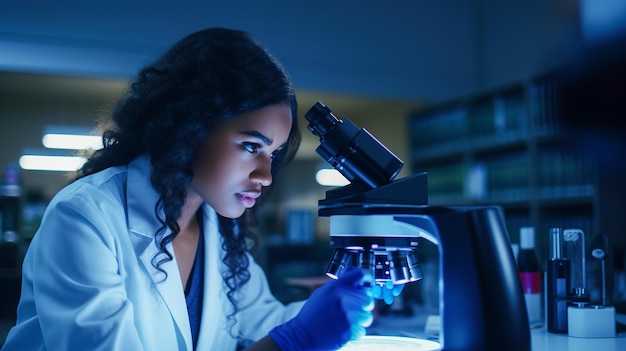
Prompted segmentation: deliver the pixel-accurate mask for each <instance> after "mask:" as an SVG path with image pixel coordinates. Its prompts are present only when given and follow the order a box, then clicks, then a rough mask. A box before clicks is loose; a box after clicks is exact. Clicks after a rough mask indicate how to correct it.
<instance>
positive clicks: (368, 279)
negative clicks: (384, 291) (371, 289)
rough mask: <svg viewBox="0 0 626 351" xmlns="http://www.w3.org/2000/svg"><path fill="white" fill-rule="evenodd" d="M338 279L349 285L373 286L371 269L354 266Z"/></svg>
mask: <svg viewBox="0 0 626 351" xmlns="http://www.w3.org/2000/svg"><path fill="white" fill-rule="evenodd" d="M338 281H339V282H340V283H342V284H345V285H348V286H353V287H363V286H371V284H372V282H373V278H372V273H371V272H370V271H369V270H367V269H362V268H353V269H350V270H348V271H347V272H345V273H344V274H342V275H341V276H340V277H339V279H338Z"/></svg>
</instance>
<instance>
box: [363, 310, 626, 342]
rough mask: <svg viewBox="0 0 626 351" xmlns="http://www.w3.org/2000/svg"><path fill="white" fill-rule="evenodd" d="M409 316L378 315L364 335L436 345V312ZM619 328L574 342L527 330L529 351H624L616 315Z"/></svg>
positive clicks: (625, 337)
mask: <svg viewBox="0 0 626 351" xmlns="http://www.w3.org/2000/svg"><path fill="white" fill-rule="evenodd" d="M413 310H414V312H413V314H412V315H410V316H407V315H406V314H403V313H398V314H388V315H385V316H382V315H378V316H377V317H376V318H375V321H374V323H373V324H372V326H371V327H370V328H368V332H367V333H368V335H388V336H404V337H413V338H420V339H426V340H430V341H439V336H438V332H439V330H440V329H439V327H440V325H439V319H438V317H437V316H436V314H437V311H436V309H432V308H424V307H421V306H417V307H414V308H413ZM616 321H617V322H619V323H620V324H621V328H620V330H619V331H618V332H617V333H616V335H615V337H614V338H576V337H571V336H569V335H567V334H555V333H548V332H547V330H546V328H545V327H544V326H533V327H532V328H531V333H530V336H531V347H532V349H531V350H532V351H596V350H597V351H624V350H626V315H624V314H618V315H617V316H616Z"/></svg>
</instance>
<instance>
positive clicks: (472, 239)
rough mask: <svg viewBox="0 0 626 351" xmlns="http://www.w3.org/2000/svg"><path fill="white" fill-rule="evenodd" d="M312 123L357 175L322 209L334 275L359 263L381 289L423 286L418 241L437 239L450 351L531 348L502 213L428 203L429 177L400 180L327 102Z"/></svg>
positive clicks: (336, 159) (396, 164) (339, 162)
mask: <svg viewBox="0 0 626 351" xmlns="http://www.w3.org/2000/svg"><path fill="white" fill-rule="evenodd" d="M305 118H306V119H307V120H308V121H309V122H310V124H309V125H308V129H309V130H310V131H311V132H313V133H314V134H315V135H318V136H319V137H320V142H321V144H322V145H325V146H324V147H322V146H320V148H318V150H317V152H318V153H319V154H320V155H321V156H322V157H323V158H324V159H326V160H327V161H329V163H331V165H333V167H335V168H336V169H337V170H339V171H340V172H341V173H342V174H344V175H346V174H347V175H349V176H350V177H351V178H350V177H347V178H348V179H349V180H350V181H351V184H349V185H346V186H344V187H342V188H337V189H332V190H329V191H327V192H326V198H325V199H322V200H320V201H319V204H318V215H320V216H327V217H329V218H330V246H331V247H332V248H334V249H335V252H334V254H333V257H332V259H331V262H330V264H329V267H328V274H329V276H331V277H336V276H340V275H341V274H342V273H343V272H344V271H345V270H346V269H347V268H348V267H350V266H358V267H363V268H368V269H371V270H372V272H373V275H374V277H375V282H376V283H377V284H385V283H386V282H388V281H392V282H394V283H395V284H404V283H407V282H412V281H416V280H419V279H421V278H422V272H421V267H420V264H419V262H418V261H417V255H416V250H417V248H418V244H419V240H418V239H419V238H424V239H426V240H429V241H432V242H433V243H436V244H437V246H438V250H439V266H440V272H441V273H440V275H439V277H440V278H439V279H440V281H439V286H440V289H439V294H440V298H439V301H440V308H439V310H440V314H441V320H442V328H441V334H440V336H439V341H440V343H441V347H442V349H443V350H467V351H472V350H475V351H478V350H480V351H485V350H508V351H529V350H530V347H531V346H530V328H529V323H528V315H527V312H526V305H525V302H524V295H523V291H522V286H521V282H520V280H519V279H511V277H516V276H517V275H518V270H517V266H516V262H515V258H514V256H513V252H512V250H511V245H510V242H509V237H508V234H507V232H506V227H505V225H504V219H503V214H502V211H501V209H500V208H499V207H496V206H456V207H452V206H451V207H435V206H428V194H427V182H426V178H427V175H426V173H425V172H422V173H417V174H414V175H412V176H408V177H405V178H401V179H394V178H395V176H396V175H397V174H398V172H399V169H400V167H401V165H402V163H401V161H399V159H397V157H396V156H395V155H393V154H392V153H391V152H390V151H389V150H387V149H386V148H385V147H384V146H382V144H380V142H378V141H377V140H376V139H375V138H374V137H373V136H371V134H369V133H367V132H365V131H364V130H361V131H363V132H361V133H359V132H358V128H356V126H354V125H353V124H352V123H351V122H349V121H347V122H343V121H342V120H339V119H337V118H336V117H335V116H334V115H332V113H331V110H330V108H329V107H327V106H325V105H324V104H322V103H321V102H318V103H317V104H315V106H313V108H311V109H310V110H309V111H308V112H307V113H306V114H305ZM337 128H339V129H337ZM342 129H347V130H348V132H347V133H346V132H344V131H342ZM355 131H356V132H355ZM357 134H358V137H357V136H355V135H357ZM347 135H349V136H347ZM335 137H336V139H335ZM368 150H371V151H368Z"/></svg>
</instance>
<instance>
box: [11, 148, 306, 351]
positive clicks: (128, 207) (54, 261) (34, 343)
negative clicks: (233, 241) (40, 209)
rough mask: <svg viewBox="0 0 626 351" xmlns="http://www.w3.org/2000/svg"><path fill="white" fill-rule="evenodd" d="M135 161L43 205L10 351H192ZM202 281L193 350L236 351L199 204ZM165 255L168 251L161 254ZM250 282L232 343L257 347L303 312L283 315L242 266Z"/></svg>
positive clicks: (212, 222)
mask: <svg viewBox="0 0 626 351" xmlns="http://www.w3.org/2000/svg"><path fill="white" fill-rule="evenodd" d="M149 174H150V164H149V162H148V158H147V157H145V156H141V157H139V158H137V159H136V160H134V161H133V162H131V163H130V164H129V165H128V166H120V167H114V168H111V169H107V170H104V171H102V172H99V173H97V174H94V175H91V176H88V177H85V178H84V179H81V180H78V181H76V182H74V183H73V184H71V185H69V186H68V187H66V188H64V189H63V190H61V191H60V192H59V193H58V194H57V195H56V196H55V198H54V199H53V200H52V201H51V203H50V204H49V206H48V208H47V210H46V213H45V215H44V218H43V221H42V224H41V227H40V229H39V231H38V232H37V233H36V235H35V236H34V238H33V241H32V243H31V245H30V247H29V249H28V252H27V254H26V257H25V260H24V266H23V281H22V295H21V299H20V303H19V306H18V310H17V311H18V316H17V317H18V318H17V324H16V326H14V327H13V328H12V329H11V330H10V332H9V334H8V336H7V339H6V343H5V345H4V346H3V348H2V351H9V350H20V351H22V350H54V351H57V350H90V351H94V350H124V351H126V350H133V351H139V350H168V351H174V350H192V341H191V330H190V326H189V318H188V314H187V307H186V304H185V296H184V291H183V286H182V283H181V278H180V275H179V272H178V269H177V264H176V260H175V259H174V260H173V261H169V262H166V263H164V264H162V265H161V267H162V268H163V269H164V270H165V271H166V272H167V275H168V277H167V279H164V278H165V276H164V275H163V274H162V273H161V272H159V271H157V270H156V269H155V268H154V266H153V264H152V261H153V258H154V256H155V254H156V253H157V252H158V249H157V247H156V245H155V241H154V233H155V232H156V231H157V229H158V228H159V227H160V224H159V222H158V221H157V220H156V219H155V215H154V209H155V204H156V201H157V194H156V192H155V191H154V190H153V188H152V187H151V185H150V182H149V179H150V175H149ZM203 212H204V228H205V232H204V235H205V241H204V242H205V266H204V269H205V276H204V300H203V310H202V324H201V329H200V333H199V337H198V345H197V350H202V351H209V350H215V351H225V350H235V348H236V343H237V342H236V340H235V339H233V338H232V337H231V334H230V329H229V321H228V320H227V319H226V316H227V315H228V314H229V313H230V312H231V310H232V305H231V303H230V302H229V301H228V299H227V298H226V294H225V292H226V291H227V289H226V288H225V286H224V283H223V279H222V275H221V273H220V272H221V270H222V269H224V265H223V263H222V261H221V259H222V257H223V255H224V252H223V250H222V247H221V236H220V234H219V233H218V226H217V215H216V213H215V211H214V210H213V209H212V208H211V207H209V206H208V205H207V204H204V205H203ZM169 251H170V252H171V253H173V252H174V250H173V249H172V247H171V244H170V245H169ZM249 269H250V274H251V279H250V281H249V282H248V284H246V285H245V286H244V288H243V289H242V291H241V293H240V294H239V295H238V300H239V308H240V311H239V312H238V314H237V324H236V325H235V326H234V328H233V329H232V332H233V335H243V336H244V337H246V338H249V339H251V340H257V339H259V338H261V337H263V336H265V335H267V333H268V332H269V330H270V329H271V328H272V327H274V326H276V325H278V324H280V323H283V322H285V321H287V320H289V319H291V318H292V317H293V316H294V315H295V314H296V313H297V312H298V311H299V309H300V307H301V306H302V304H301V303H294V304H291V305H288V306H284V305H283V304H282V303H280V302H279V301H277V300H276V299H275V298H274V296H273V295H272V294H271V292H270V289H269V286H268V283H267V279H266V277H265V274H264V273H263V271H262V269H261V268H260V267H259V266H258V264H257V263H255V262H254V260H253V259H252V257H250V268H249Z"/></svg>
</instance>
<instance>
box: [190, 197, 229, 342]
mask: <svg viewBox="0 0 626 351" xmlns="http://www.w3.org/2000/svg"><path fill="white" fill-rule="evenodd" d="M203 214H204V222H203V224H204V233H203V234H204V252H205V254H204V296H203V297H202V298H203V303H202V331H201V332H200V335H199V338H198V345H197V349H198V350H215V349H218V350H219V349H220V345H219V342H220V340H227V339H230V335H229V334H227V329H226V326H225V325H224V318H225V315H226V314H227V313H230V312H231V310H229V308H230V303H229V302H226V299H224V296H225V295H224V287H223V282H222V274H221V271H220V262H222V257H223V255H224V252H223V251H222V243H221V240H222V239H221V238H222V236H221V235H220V233H219V226H218V221H217V214H216V213H215V210H213V209H212V208H211V207H210V206H209V205H208V204H206V203H205V204H204V205H203ZM218 301H223V303H220V302H218ZM218 334H222V335H218Z"/></svg>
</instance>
